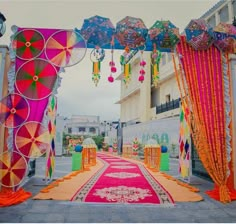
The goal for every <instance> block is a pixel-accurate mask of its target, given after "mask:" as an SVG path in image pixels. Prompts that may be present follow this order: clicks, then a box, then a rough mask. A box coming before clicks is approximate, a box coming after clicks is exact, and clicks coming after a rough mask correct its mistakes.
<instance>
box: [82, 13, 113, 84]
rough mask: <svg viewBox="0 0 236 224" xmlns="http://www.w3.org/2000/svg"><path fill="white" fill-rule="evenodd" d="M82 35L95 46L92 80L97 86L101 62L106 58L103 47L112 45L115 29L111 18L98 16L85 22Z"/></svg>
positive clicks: (92, 53) (92, 57)
mask: <svg viewBox="0 0 236 224" xmlns="http://www.w3.org/2000/svg"><path fill="white" fill-rule="evenodd" d="M80 33H81V35H82V36H83V37H84V39H85V40H86V41H87V43H88V44H90V45H92V46H94V49H93V50H92V52H91V54H90V60H91V61H92V62H93V77H92V79H93V81H94V83H95V85H96V86H97V84H98V82H99V80H100V69H101V62H102V61H103V59H104V57H105V51H104V50H103V49H102V46H103V45H106V44H110V43H111V41H112V37H113V35H114V33H115V27H114V26H113V24H112V22H111V21H110V19H109V18H105V17H101V16H98V15H96V16H93V17H90V18H88V19H85V20H84V23H83V25H82V28H81V30H80Z"/></svg>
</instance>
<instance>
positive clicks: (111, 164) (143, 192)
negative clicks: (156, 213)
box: [71, 153, 174, 206]
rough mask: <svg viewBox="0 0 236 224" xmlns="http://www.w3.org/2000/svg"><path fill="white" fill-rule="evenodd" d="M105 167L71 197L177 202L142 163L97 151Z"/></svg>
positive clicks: (90, 199) (111, 201)
mask: <svg viewBox="0 0 236 224" xmlns="http://www.w3.org/2000/svg"><path fill="white" fill-rule="evenodd" d="M97 157H98V158H99V159H101V160H102V161H103V162H104V164H105V166H104V167H103V168H102V169H101V170H100V171H98V172H97V173H96V174H95V175H94V176H93V177H92V178H91V179H90V180H89V181H88V182H87V183H86V184H85V185H84V186H83V187H81V188H80V189H79V190H78V191H77V192H76V194H75V195H74V196H73V197H72V199H71V201H82V202H96V203H141V204H160V205H161V204H162V205H165V206H168V205H174V201H173V199H172V197H171V196H170V194H169V193H168V192H167V191H166V190H165V189H164V187H163V186H161V184H160V183H158V182H157V181H156V180H155V179H154V178H153V177H152V176H151V174H150V173H149V172H148V171H147V169H146V168H145V167H144V166H143V165H139V164H135V163H132V162H130V161H126V160H123V159H121V158H117V157H114V156H112V155H105V154H102V153H97Z"/></svg>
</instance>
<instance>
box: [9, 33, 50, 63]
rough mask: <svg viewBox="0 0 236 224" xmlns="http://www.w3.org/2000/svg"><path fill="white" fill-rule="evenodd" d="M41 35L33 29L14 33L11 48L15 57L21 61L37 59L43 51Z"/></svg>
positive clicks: (43, 42)
mask: <svg viewBox="0 0 236 224" xmlns="http://www.w3.org/2000/svg"><path fill="white" fill-rule="evenodd" d="M44 44H45V41H44V37H43V35H42V34H41V33H40V32H39V31H37V30H34V29H24V30H21V31H19V32H17V33H16V35H15V37H14V39H13V41H12V48H13V49H14V50H15V53H16V56H17V57H18V58H20V59H22V60H29V59H33V58H36V57H38V56H39V55H40V54H41V53H42V51H43V49H44Z"/></svg>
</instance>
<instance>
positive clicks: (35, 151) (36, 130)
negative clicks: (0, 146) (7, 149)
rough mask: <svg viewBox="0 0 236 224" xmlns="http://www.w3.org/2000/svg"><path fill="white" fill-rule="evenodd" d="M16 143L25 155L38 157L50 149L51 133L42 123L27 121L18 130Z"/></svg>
mask: <svg viewBox="0 0 236 224" xmlns="http://www.w3.org/2000/svg"><path fill="white" fill-rule="evenodd" d="M15 144H16V148H17V149H18V150H19V152H21V153H22V154H23V155H24V156H25V157H28V158H38V157H40V156H42V155H43V154H44V153H46V151H47V150H49V149H50V134H49V132H48V129H47V128H46V127H44V126H43V125H42V124H41V123H39V122H34V121H31V122H27V123H25V124H23V125H22V126H21V127H19V129H18V130H17V132H16V136H15Z"/></svg>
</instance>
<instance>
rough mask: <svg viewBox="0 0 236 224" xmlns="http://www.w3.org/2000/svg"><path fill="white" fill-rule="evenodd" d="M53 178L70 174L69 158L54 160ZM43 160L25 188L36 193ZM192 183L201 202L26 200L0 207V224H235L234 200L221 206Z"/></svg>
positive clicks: (206, 185)
mask: <svg viewBox="0 0 236 224" xmlns="http://www.w3.org/2000/svg"><path fill="white" fill-rule="evenodd" d="M56 164H57V165H56V172H55V176H54V178H57V177H61V176H64V175H65V174H67V173H69V172H70V171H71V158H70V157H57V158H56ZM44 167H45V158H42V157H41V158H39V159H37V161H36V175H35V176H34V177H32V178H30V179H29V180H28V182H27V183H26V184H25V185H24V189H25V190H27V191H30V192H32V193H33V195H35V194H37V193H38V192H39V190H40V189H41V188H42V187H44V186H43V185H44V184H45V182H44V181H43V178H44V170H45V168H44ZM168 173H169V174H172V175H174V176H176V175H177V160H174V159H171V162H170V171H169V172H168ZM193 182H194V183H195V184H196V187H198V188H199V189H200V190H201V193H200V194H201V195H202V196H203V197H204V201H201V202H188V203H180V202H177V203H176V206H175V207H173V208H163V207H158V206H151V205H145V206H144V205H131V204H127V205H126V204H125V205H119V204H115V205H111V204H95V203H78V202H66V201H53V200H31V199H29V200H27V201H26V202H24V203H21V204H19V205H15V206H10V207H5V208H0V222H1V223H3V222H4V223H39V222H40V223H112V222H115V223H147V222H149V223H160V222H162V223H169V222H171V223H173V222H178V223H186V222H187V223H191V222H194V223H196V222H201V223H202V222H205V223H234V222H236V201H235V202H232V203H230V204H226V205H224V204H221V203H220V202H218V201H215V200H213V199H211V198H209V197H208V196H207V195H206V194H205V193H204V191H205V190H208V189H211V188H212V186H213V185H212V183H210V182H207V181H204V180H202V179H199V178H194V180H193Z"/></svg>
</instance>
